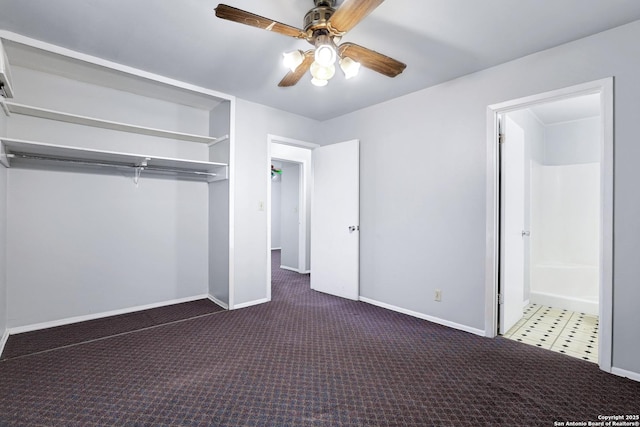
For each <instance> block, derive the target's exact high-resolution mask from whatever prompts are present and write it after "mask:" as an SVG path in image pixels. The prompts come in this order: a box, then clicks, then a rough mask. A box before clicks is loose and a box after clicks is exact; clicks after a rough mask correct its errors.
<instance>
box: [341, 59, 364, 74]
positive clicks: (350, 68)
mask: <svg viewBox="0 0 640 427" xmlns="http://www.w3.org/2000/svg"><path fill="white" fill-rule="evenodd" d="M340 68H342V71H343V72H344V77H345V78H346V79H347V80H349V79H350V78H352V77H355V76H357V75H358V72H359V71H360V63H359V62H356V61H354V60H353V59H351V58H346V57H345V58H342V59H341V60H340Z"/></svg>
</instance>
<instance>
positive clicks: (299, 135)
mask: <svg viewBox="0 0 640 427" xmlns="http://www.w3.org/2000/svg"><path fill="white" fill-rule="evenodd" d="M269 134H272V135H280V136H284V137H287V138H293V139H298V140H302V141H308V142H315V141H316V139H317V138H318V122H317V121H315V120H312V119H308V118H305V117H301V116H297V115H295V114H290V113H285V112H283V111H280V110H276V109H274V108H270V107H265V106H263V105H260V104H255V103H252V102H249V101H245V100H242V99H238V100H237V103H236V139H235V150H236V151H235V158H234V159H232V160H231V162H232V164H233V165H235V166H234V167H235V177H236V178H235V179H236V181H235V218H234V219H235V240H234V244H235V253H234V260H235V261H234V265H235V267H234V274H235V276H234V283H235V285H234V287H235V294H234V305H235V304H242V305H248V304H255V303H258V302H262V301H265V300H266V298H267V284H268V283H267V281H268V280H269V279H267V247H268V245H267V216H266V211H265V210H262V211H261V210H260V203H261V202H262V204H263V206H264V203H265V202H266V200H267V179H266V178H268V177H269V173H270V172H269V165H270V160H269V156H268V150H267V137H268V135H269Z"/></svg>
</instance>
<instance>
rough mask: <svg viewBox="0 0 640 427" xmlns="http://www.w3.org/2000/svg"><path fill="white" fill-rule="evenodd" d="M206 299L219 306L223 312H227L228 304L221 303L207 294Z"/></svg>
mask: <svg viewBox="0 0 640 427" xmlns="http://www.w3.org/2000/svg"><path fill="white" fill-rule="evenodd" d="M207 298H209V299H210V300H211V301H213V303H214V304H217V305H219V306H220V307H222V308H224V309H225V310H229V304H227V303H226V302H223V301H221V300H219V299H218V298H216V297H214V296H213V295H211V294H209V295H208V296H207Z"/></svg>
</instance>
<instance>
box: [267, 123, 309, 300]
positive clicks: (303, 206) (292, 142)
mask: <svg viewBox="0 0 640 427" xmlns="http://www.w3.org/2000/svg"><path fill="white" fill-rule="evenodd" d="M273 143H276V144H280V145H285V146H291V147H292V148H297V149H306V150H308V151H309V152H310V154H309V156H308V157H307V158H304V157H305V156H300V155H296V154H295V153H294V152H293V151H295V150H292V152H290V153H288V152H280V153H278V154H277V155H276V156H275V157H273V158H275V159H277V160H283V161H286V162H292V163H297V164H299V165H300V193H299V198H298V203H299V207H298V218H299V222H300V228H299V232H298V239H299V240H298V272H299V273H301V274H302V273H308V272H309V266H308V265H306V264H307V263H306V259H307V246H308V245H307V242H308V240H307V236H308V235H309V231H310V230H309V227H310V225H309V221H307V217H308V214H309V210H308V205H309V204H310V200H311V197H312V195H311V189H312V186H311V179H312V169H311V159H312V154H311V153H312V152H313V149H314V148H317V147H320V145H319V144H314V143H311V142H306V141H301V140H297V139H293V138H287V137H284V136H278V135H272V134H268V135H267V169H266V173H265V177H266V181H265V182H266V186H267V200H266V203H265V207H266V210H267V215H266V217H267V277H266V288H267V301H271V273H272V272H271V174H270V173H269V171H270V170H271V161H272V155H273V149H272V144H273Z"/></svg>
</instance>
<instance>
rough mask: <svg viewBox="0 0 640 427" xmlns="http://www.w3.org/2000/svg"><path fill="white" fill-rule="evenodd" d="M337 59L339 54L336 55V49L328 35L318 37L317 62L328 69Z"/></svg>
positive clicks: (315, 54)
mask: <svg viewBox="0 0 640 427" xmlns="http://www.w3.org/2000/svg"><path fill="white" fill-rule="evenodd" d="M337 57H338V54H337V53H336V48H335V46H334V44H333V41H332V40H331V38H330V37H329V36H326V35H323V36H318V38H317V39H316V51H315V53H314V58H315V60H316V62H317V63H318V64H320V65H323V66H325V67H328V66H329V65H333V64H334V63H335V62H336V58H337Z"/></svg>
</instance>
